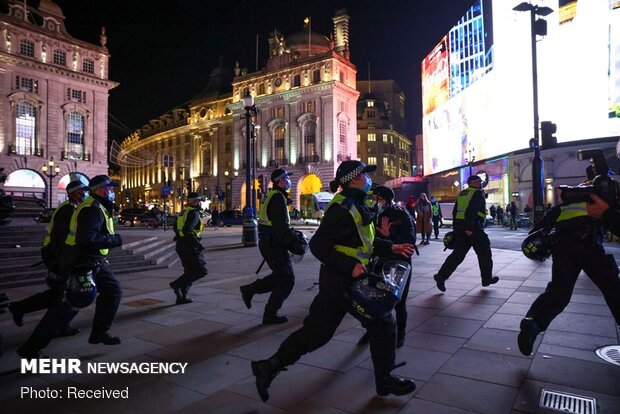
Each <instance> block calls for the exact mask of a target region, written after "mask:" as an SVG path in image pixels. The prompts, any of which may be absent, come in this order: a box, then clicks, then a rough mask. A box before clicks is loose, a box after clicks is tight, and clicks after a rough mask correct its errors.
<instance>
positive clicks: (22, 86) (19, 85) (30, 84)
mask: <svg viewBox="0 0 620 414" xmlns="http://www.w3.org/2000/svg"><path fill="white" fill-rule="evenodd" d="M15 89H18V90H20V91H26V92H33V93H39V82H37V81H35V80H33V79H31V78H24V77H22V76H16V77H15Z"/></svg>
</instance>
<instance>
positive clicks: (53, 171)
mask: <svg viewBox="0 0 620 414" xmlns="http://www.w3.org/2000/svg"><path fill="white" fill-rule="evenodd" d="M41 171H42V172H43V174H45V176H46V177H47V178H49V180H50V186H49V191H48V192H49V204H48V205H47V208H52V180H53V179H54V177H56V176H57V175H58V174H59V173H60V167H59V166H54V157H52V158H50V160H49V161H48V162H47V165H43V167H41Z"/></svg>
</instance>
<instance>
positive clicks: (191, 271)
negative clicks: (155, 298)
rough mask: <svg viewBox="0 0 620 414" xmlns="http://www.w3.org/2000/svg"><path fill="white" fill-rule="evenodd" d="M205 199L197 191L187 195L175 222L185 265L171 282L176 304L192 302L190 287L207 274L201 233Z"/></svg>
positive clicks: (178, 242) (178, 247) (180, 251)
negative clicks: (201, 214) (183, 207)
mask: <svg viewBox="0 0 620 414" xmlns="http://www.w3.org/2000/svg"><path fill="white" fill-rule="evenodd" d="M203 200H204V199H203V198H202V197H201V196H200V194H198V193H196V192H190V193H189V194H188V195H187V205H186V206H185V210H184V211H183V214H181V215H180V216H179V217H178V218H177V221H176V223H175V227H174V231H175V234H176V237H175V240H176V242H177V244H176V251H177V253H178V255H179V258H180V259H181V264H182V265H183V274H182V275H181V276H179V277H178V278H177V279H176V280H174V281H172V282H170V287H171V288H172V290H173V291H174V294H175V295H176V304H177V305H182V304H185V303H192V302H193V301H192V300H191V299H190V298H188V297H187V295H188V293H189V289H190V288H191V286H192V283H194V282H195V281H196V280H198V279H200V278H203V277H205V276H206V275H207V273H208V271H207V261H206V259H205V255H204V252H203V250H204V247H203V246H202V243H201V242H200V241H201V237H200V234H201V233H202V230H203V229H204V224H203V223H202V220H201V218H200V211H201V210H200V202H201V201H203Z"/></svg>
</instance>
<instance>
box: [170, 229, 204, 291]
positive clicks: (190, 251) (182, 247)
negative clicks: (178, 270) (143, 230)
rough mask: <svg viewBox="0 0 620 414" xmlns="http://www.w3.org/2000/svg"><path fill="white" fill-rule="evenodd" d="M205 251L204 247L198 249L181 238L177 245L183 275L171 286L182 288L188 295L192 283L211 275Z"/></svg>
mask: <svg viewBox="0 0 620 414" xmlns="http://www.w3.org/2000/svg"><path fill="white" fill-rule="evenodd" d="M203 250H204V249H203V248H202V246H201V247H198V246H196V245H195V244H193V243H190V242H189V241H185V240H184V239H183V238H182V237H179V239H178V240H177V244H176V252H177V254H178V255H179V258H180V259H181V265H182V266H183V274H182V275H181V276H179V277H178V278H177V279H175V280H174V281H173V282H172V283H171V284H170V286H172V287H175V288H180V289H181V290H183V291H184V293H185V294H187V292H188V291H189V288H190V287H191V286H192V283H194V282H195V281H197V280H198V279H200V278H203V277H205V276H206V275H207V273H209V272H208V271H207V260H206V259H205V255H204V252H203Z"/></svg>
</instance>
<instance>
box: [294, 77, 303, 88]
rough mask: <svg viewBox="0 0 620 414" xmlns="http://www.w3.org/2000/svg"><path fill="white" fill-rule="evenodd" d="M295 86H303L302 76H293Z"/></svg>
mask: <svg viewBox="0 0 620 414" xmlns="http://www.w3.org/2000/svg"><path fill="white" fill-rule="evenodd" d="M293 86H301V75H295V76H293Z"/></svg>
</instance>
